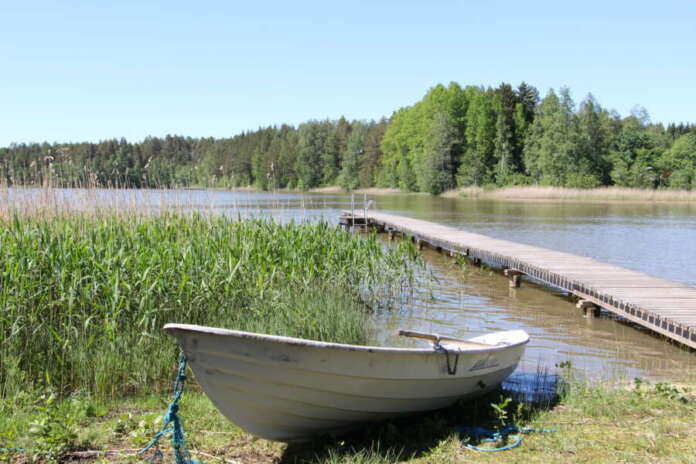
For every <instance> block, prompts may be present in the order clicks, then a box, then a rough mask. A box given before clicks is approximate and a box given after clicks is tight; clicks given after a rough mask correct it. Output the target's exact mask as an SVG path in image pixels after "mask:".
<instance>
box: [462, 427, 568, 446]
mask: <svg viewBox="0 0 696 464" xmlns="http://www.w3.org/2000/svg"><path fill="white" fill-rule="evenodd" d="M455 430H456V431H457V433H459V437H460V438H469V439H471V440H473V441H475V442H476V443H498V442H501V441H505V440H507V438H508V437H514V441H513V442H512V443H510V444H507V445H505V446H500V447H497V448H481V447H478V446H475V445H472V444H471V443H464V446H466V447H467V448H469V449H472V450H475V451H485V452H495V451H507V450H511V449H513V448H517V447H518V446H520V443H522V434H524V433H531V432H540V433H551V432H555V429H533V428H529V427H523V428H520V427H517V426H516V425H506V426H505V427H503V428H502V429H500V430H497V431H496V430H491V429H486V428H483V427H464V426H460V427H456V429H455Z"/></svg>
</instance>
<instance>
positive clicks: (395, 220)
mask: <svg viewBox="0 0 696 464" xmlns="http://www.w3.org/2000/svg"><path fill="white" fill-rule="evenodd" d="M340 220H341V222H342V223H343V224H347V225H355V224H362V225H366V226H371V227H377V228H379V229H380V230H384V231H387V232H390V233H401V234H405V235H407V236H410V237H411V238H413V239H414V240H416V241H420V242H422V243H426V244H428V245H430V246H431V247H434V248H438V249H441V250H442V251H445V252H449V253H450V254H459V255H465V256H468V257H469V258H470V259H473V260H481V261H484V262H487V263H491V264H494V265H498V266H500V267H502V268H504V269H513V270H516V271H520V272H521V273H522V274H524V275H527V276H529V277H532V278H534V279H536V280H539V281H541V282H544V283H546V284H549V285H552V286H554V287H558V288H561V289H563V290H565V291H567V292H569V293H571V294H574V295H576V296H577V297H579V298H581V299H583V300H586V301H589V302H591V303H594V304H596V305H598V306H601V307H602V308H605V309H607V310H609V311H611V312H613V313H615V314H618V315H620V316H622V317H624V318H626V319H628V320H630V321H632V322H634V323H636V324H638V325H640V326H642V327H645V328H647V329H650V330H652V331H653V332H656V333H659V334H662V335H664V336H666V337H668V338H670V339H672V340H674V341H677V342H679V343H681V344H683V345H686V346H688V347H691V348H694V349H696V288H694V287H690V286H688V285H685V284H681V283H678V282H671V281H669V280H665V279H660V278H657V277H652V276H649V275H647V274H643V273H641V272H637V271H632V270H630V269H625V268H622V267H619V266H614V265H611V264H607V263H603V262H601V261H597V260H595V259H592V258H586V257H583V256H577V255H573V254H570V253H564V252H560V251H554V250H549V249H546V248H541V247H536V246H532V245H524V244H521V243H516V242H512V241H509V240H501V239H495V238H492V237H488V236H486V235H481V234H476V233H471V232H466V231H463V230H460V229H456V228H454V227H450V226H446V225H442V224H437V223H433V222H428V221H422V220H419V219H413V218H408V217H403V216H396V215H392V214H385V213H378V212H374V211H368V212H364V211H360V212H356V213H353V214H351V213H350V212H344V214H343V216H341V219H340Z"/></svg>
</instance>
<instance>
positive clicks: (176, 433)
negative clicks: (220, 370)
mask: <svg viewBox="0 0 696 464" xmlns="http://www.w3.org/2000/svg"><path fill="white" fill-rule="evenodd" d="M184 382H186V355H185V354H184V353H181V357H180V358H179V370H178V372H177V375H176V381H175V382H174V399H172V402H171V403H169V407H168V408H167V412H166V413H165V415H164V418H163V421H164V424H163V425H162V430H160V431H159V432H157V433H156V434H155V436H154V437H153V438H152V441H150V443H148V445H147V446H146V447H145V448H143V449H141V450H140V451H138V454H143V453H146V452H147V451H149V450H151V449H152V448H155V447H157V450H156V456H157V457H160V456H161V453H160V451H159V446H158V445H159V441H160V439H161V438H162V437H163V436H164V435H166V434H168V433H171V434H172V447H173V448H174V455H175V456H176V464H200V461H199V460H197V459H191V456H189V454H188V451H187V450H186V441H185V439H184V427H183V424H182V422H181V418H180V417H179V400H180V399H181V396H182V395H183V394H184ZM170 424H171V425H170Z"/></svg>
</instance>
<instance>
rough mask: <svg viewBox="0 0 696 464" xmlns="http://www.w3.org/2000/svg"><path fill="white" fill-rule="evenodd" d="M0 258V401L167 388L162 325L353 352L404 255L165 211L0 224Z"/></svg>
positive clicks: (298, 231) (409, 262)
mask: <svg viewBox="0 0 696 464" xmlns="http://www.w3.org/2000/svg"><path fill="white" fill-rule="evenodd" d="M0 250H2V254H1V255H0V359H2V363H0V397H11V396H13V395H16V394H17V393H18V392H20V391H22V390H23V389H27V388H29V386H30V385H36V384H38V383H45V384H47V385H48V386H50V387H51V388H53V389H56V390H58V391H60V392H62V393H68V392H73V391H85V392H90V393H92V394H94V395H96V396H99V397H116V396H121V395H123V394H128V393H139V392H151V391H158V390H161V389H166V388H168V387H169V380H170V374H171V366H172V362H173V360H174V359H175V358H176V352H177V350H178V348H177V346H176V343H175V342H174V340H173V339H171V338H170V337H167V336H166V335H164V334H163V333H162V331H161V327H162V325H163V324H165V323H167V322H180V323H190V324H202V325H212V326H220V327H226V328H234V329H240V330H250V331H257V332H264V333H271V334H277V335H288V336H298V337H305V338H310V339H316V340H324V341H335V342H345V343H365V342H366V340H367V339H368V337H369V335H370V333H369V330H370V329H369V327H370V326H371V324H370V323H369V320H368V318H369V310H370V308H372V307H374V306H375V305H383V306H389V305H390V304H391V303H392V300H391V299H392V298H396V297H398V295H399V292H400V291H401V288H402V286H403V285H404V282H405V281H407V280H408V279H410V278H411V276H412V273H411V270H410V269H411V267H412V266H413V263H414V256H415V255H414V252H413V250H410V249H408V245H407V244H405V245H403V246H400V247H398V248H395V247H390V248H385V247H383V246H381V245H380V243H379V242H378V240H377V239H376V238H375V237H374V236H368V237H366V238H365V237H360V236H353V235H350V234H346V233H344V232H342V231H341V230H339V229H338V228H336V227H333V226H330V225H329V224H328V223H327V222H318V223H311V224H310V223H289V224H278V223H274V222H271V221H267V220H261V219H249V220H233V219H229V218H225V217H212V216H209V217H208V216H203V215H200V214H193V215H188V216H183V215H180V214H174V213H171V212H169V213H166V212H165V213H161V214H158V215H136V214H134V213H131V214H125V213H119V214H103V213H102V214H92V213H74V212H73V213H69V214H54V215H50V216H42V215H31V214H29V215H27V214H19V213H17V212H15V213H12V214H9V215H6V216H4V217H3V216H2V215H0Z"/></svg>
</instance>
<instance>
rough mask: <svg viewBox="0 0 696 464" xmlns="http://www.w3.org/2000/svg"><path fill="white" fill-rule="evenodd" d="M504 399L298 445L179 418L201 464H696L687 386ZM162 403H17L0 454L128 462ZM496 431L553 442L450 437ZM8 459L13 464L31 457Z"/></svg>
mask: <svg viewBox="0 0 696 464" xmlns="http://www.w3.org/2000/svg"><path fill="white" fill-rule="evenodd" d="M691 385H692V388H693V386H696V383H692V384H691ZM509 397H510V392H508V391H505V390H499V391H496V392H494V393H491V394H489V395H488V396H486V397H484V398H482V399H480V400H477V401H474V402H469V403H462V404H458V405H456V406H454V407H452V408H449V409H447V410H444V411H438V412H434V413H430V414H426V415H421V416H416V417H411V418H406V419H402V420H398V421H392V422H387V423H380V424H372V425H368V426H366V427H363V428H362V429H361V430H360V431H358V432H356V433H354V434H352V435H348V436H342V437H330V436H327V437H324V438H322V439H319V440H317V441H315V442H312V443H305V444H301V445H285V444H282V443H277V442H269V441H266V440H261V439H256V438H254V437H253V436H251V435H249V434H247V433H245V432H243V431H241V430H240V429H238V428H237V427H236V426H235V425H234V424H232V423H230V422H228V421H227V420H226V419H225V418H224V417H223V416H222V415H221V414H220V413H219V412H218V411H217V409H215V407H214V406H213V405H212V404H211V403H210V401H209V400H208V399H207V397H206V396H205V395H203V394H202V393H200V392H197V391H189V392H187V393H186V395H185V396H184V399H183V401H182V403H181V411H182V413H181V414H182V416H183V418H184V421H185V428H186V438H187V443H188V448H189V450H190V451H191V452H192V455H193V456H194V457H197V458H199V459H202V460H204V461H205V462H208V463H211V462H236V463H244V464H251V463H254V464H263V463H268V464H271V463H273V464H275V463H297V464H300V463H306V464H309V463H319V464H348V463H362V464H388V463H389V464H390V463H412V464H426V463H427V464H441V463H443V462H447V463H450V462H453V463H454V462H462V463H463V462H485V463H503V462H505V463H507V462H520V463H521V462H525V463H526V462H543V463H567V462H572V463H589V462H592V463H597V462H601V463H614V462H631V463H644V462H661V463H693V462H694V461H693V459H694V456H696V440H694V437H693V432H694V430H695V429H696V395H695V394H694V393H693V390H692V389H690V388H689V387H688V385H681V386H674V385H670V384H665V383H660V384H647V383H643V382H637V383H636V384H634V385H629V386H626V385H623V386H621V385H616V386H613V387H610V386H603V385H599V384H594V385H593V384H588V383H585V382H579V381H577V382H570V383H569V384H567V385H566V386H565V388H564V391H563V392H562V393H561V395H560V397H558V398H557V399H555V400H553V401H549V402H542V403H522V402H515V401H509V402H508V401H506V399H507V398H509ZM167 400H168V398H167V397H165V396H161V395H158V396H139V397H131V398H127V399H115V400H114V399H112V400H106V401H99V400H94V399H92V398H90V397H87V396H79V395H78V396H74V397H72V398H69V399H65V400H63V401H58V402H54V403H51V404H48V403H49V401H48V400H47V399H46V398H44V399H41V398H40V397H34V398H28V397H26V396H24V397H15V399H14V402H5V403H3V405H2V406H0V431H3V430H4V436H3V435H2V432H0V444H2V443H3V441H4V443H5V445H11V446H17V447H27V448H34V449H37V448H38V450H39V454H40V456H41V457H42V459H44V460H51V459H53V460H61V459H63V460H65V459H71V460H78V461H79V460H85V461H93V460H95V459H97V460H99V461H100V462H132V461H133V460H134V458H133V456H132V455H133V454H134V452H135V450H137V449H139V448H141V447H143V446H144V445H145V444H146V443H147V442H148V441H149V439H150V438H151V437H152V436H153V435H154V434H155V433H156V432H157V431H158V430H159V428H160V427H161V414H162V411H163V410H164V408H165V407H166V402H167ZM504 422H515V423H517V424H518V425H520V426H524V427H533V428H540V429H541V428H545V429H549V428H552V429H553V430H554V431H553V432H549V433H529V434H526V435H525V436H524V441H523V443H522V444H521V445H520V446H519V447H518V448H515V449H513V450H510V451H506V452H500V453H485V452H480V451H473V450H470V449H469V448H467V447H466V446H465V443H466V442H470V440H468V439H466V438H464V439H462V437H460V436H459V435H458V433H457V430H456V428H457V426H460V425H476V426H485V427H490V428H493V429H495V428H496V427H499V426H500V424H501V423H504ZM29 430H31V432H28V431H29ZM481 446H484V447H485V446H486V445H485V444H482V445H481ZM162 451H163V452H164V453H165V455H166V456H167V458H166V462H173V460H172V458H171V448H170V445H169V443H168V440H163V446H162ZM4 455H5V456H4V457H5V458H6V459H7V460H8V461H9V462H24V461H25V459H26V457H27V456H26V455H24V454H20V453H9V452H5V453H4ZM0 457H2V453H0Z"/></svg>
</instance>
